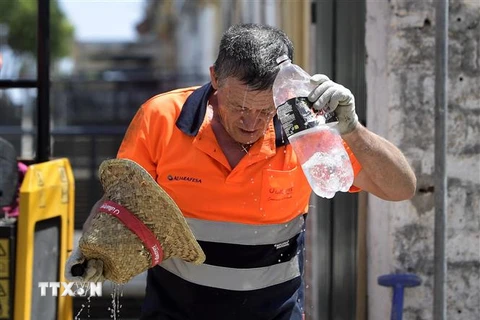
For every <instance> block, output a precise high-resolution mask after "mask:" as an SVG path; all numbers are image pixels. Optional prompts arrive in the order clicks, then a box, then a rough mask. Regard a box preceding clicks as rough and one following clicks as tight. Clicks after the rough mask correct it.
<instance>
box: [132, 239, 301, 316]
mask: <svg viewBox="0 0 480 320" xmlns="http://www.w3.org/2000/svg"><path fill="white" fill-rule="evenodd" d="M297 246H298V248H299V249H300V250H299V258H300V259H299V260H300V268H301V269H300V270H303V248H304V233H302V234H301V235H300V236H299V237H298V238H297ZM304 295H305V294H304V283H303V277H297V278H295V279H293V280H290V281H287V282H284V283H281V284H278V285H274V286H271V287H268V288H265V289H259V290H252V291H231V290H224V289H217V288H210V287H206V286H201V285H197V284H193V283H190V282H187V281H185V280H183V279H181V278H179V277H177V276H176V275H174V274H172V273H170V272H168V271H166V270H165V269H163V268H162V267H160V266H156V267H154V268H152V269H150V270H149V271H148V275H147V289H146V296H145V302H144V305H143V309H142V315H141V317H140V320H227V319H228V320H246V319H254V320H302V316H303V304H304Z"/></svg>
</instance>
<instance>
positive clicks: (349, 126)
mask: <svg viewBox="0 0 480 320" xmlns="http://www.w3.org/2000/svg"><path fill="white" fill-rule="evenodd" d="M310 83H312V84H314V85H316V88H315V89H313V91H312V92H311V93H310V94H309V95H308V100H310V102H312V103H313V108H314V109H315V110H317V111H324V112H334V113H335V115H336V116H337V118H338V130H339V131H340V134H341V135H344V134H347V133H350V132H352V131H353V130H354V129H355V128H356V127H357V124H358V116H357V114H356V113H355V98H354V97H353V94H352V93H351V92H350V90H348V89H347V88H345V87H344V86H342V85H340V84H338V83H335V82H333V81H332V80H330V79H329V78H328V77H327V76H326V75H323V74H315V75H313V76H312V77H311V78H310Z"/></svg>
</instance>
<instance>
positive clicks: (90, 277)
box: [65, 247, 105, 282]
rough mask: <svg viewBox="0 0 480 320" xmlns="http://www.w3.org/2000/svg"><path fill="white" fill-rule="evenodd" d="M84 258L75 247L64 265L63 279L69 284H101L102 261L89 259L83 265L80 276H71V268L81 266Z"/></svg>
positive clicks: (102, 279)
mask: <svg viewBox="0 0 480 320" xmlns="http://www.w3.org/2000/svg"><path fill="white" fill-rule="evenodd" d="M84 262H85V256H84V255H83V253H82V252H81V251H80V249H79V248H78V247H77V248H75V250H73V251H72V254H71V255H70V257H69V258H68V260H67V263H66V265H65V278H66V279H67V280H68V281H71V282H103V281H105V278H104V277H103V261H102V260H98V259H90V260H88V261H87V263H86V265H85V271H84V273H83V275H81V276H74V275H72V267H73V266H74V265H77V264H83V263H84Z"/></svg>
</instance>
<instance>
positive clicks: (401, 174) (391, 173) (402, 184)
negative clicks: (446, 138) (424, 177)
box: [342, 124, 417, 201]
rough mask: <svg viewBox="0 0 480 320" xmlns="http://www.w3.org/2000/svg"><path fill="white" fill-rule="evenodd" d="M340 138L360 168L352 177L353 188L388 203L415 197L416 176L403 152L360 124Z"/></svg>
mask: <svg viewBox="0 0 480 320" xmlns="http://www.w3.org/2000/svg"><path fill="white" fill-rule="evenodd" d="M342 138H343V139H344V140H345V142H347V144H348V146H349V147H350V149H351V150H352V151H353V153H354V154H355V157H356V158H357V160H358V162H360V164H361V165H362V170H361V171H360V173H359V174H358V175H357V177H355V181H354V185H355V186H357V187H359V188H361V189H362V190H365V191H367V192H369V193H372V194H374V195H376V196H377V197H379V198H382V199H384V200H389V201H401V200H406V199H410V198H411V197H412V196H413V195H414V194H415V189H416V184H417V179H416V177H415V174H414V173H413V171H412V169H411V167H410V165H409V163H408V162H407V159H406V158H405V157H404V155H403V154H402V152H401V151H400V150H399V149H397V147H395V146H394V145H393V144H392V143H390V142H388V141H387V140H385V139H384V138H382V137H380V136H378V135H376V134H375V133H373V132H371V131H369V130H368V129H366V128H365V127H363V126H362V125H361V124H357V126H356V128H355V129H354V130H353V131H352V132H350V133H347V134H344V135H343V136H342Z"/></svg>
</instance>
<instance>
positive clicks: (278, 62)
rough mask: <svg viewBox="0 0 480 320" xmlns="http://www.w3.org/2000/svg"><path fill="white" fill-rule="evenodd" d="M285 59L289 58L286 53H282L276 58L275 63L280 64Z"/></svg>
mask: <svg viewBox="0 0 480 320" xmlns="http://www.w3.org/2000/svg"><path fill="white" fill-rule="evenodd" d="M287 60H290V58H289V57H288V56H287V55H286V54H283V55H281V56H280V57H278V58H277V60H276V61H277V65H280V64H282V63H283V62H285V61H287Z"/></svg>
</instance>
